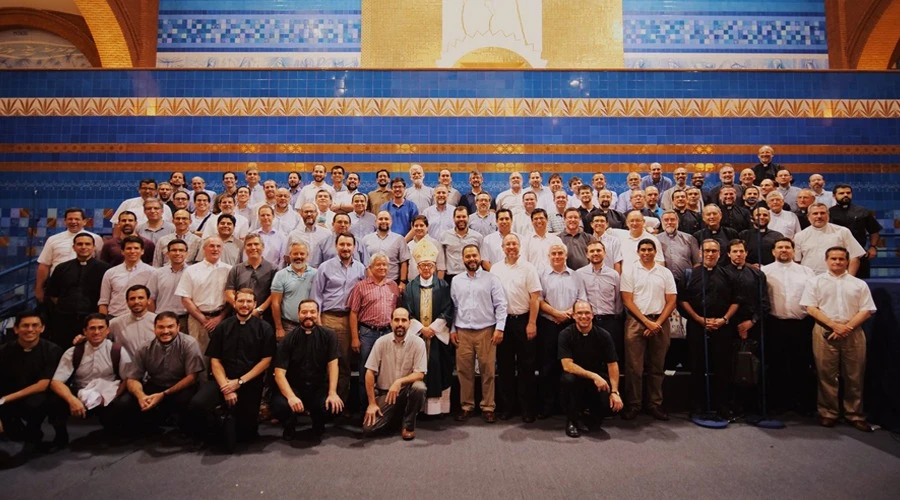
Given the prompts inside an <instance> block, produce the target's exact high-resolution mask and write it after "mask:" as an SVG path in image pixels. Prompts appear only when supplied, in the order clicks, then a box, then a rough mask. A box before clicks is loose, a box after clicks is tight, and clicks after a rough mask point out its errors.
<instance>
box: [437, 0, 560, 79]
mask: <svg viewBox="0 0 900 500" xmlns="http://www.w3.org/2000/svg"><path fill="white" fill-rule="evenodd" d="M542 3H543V0H443V3H442V7H443V22H442V27H443V41H442V44H441V46H442V50H441V58H440V59H439V60H437V61H436V65H437V66H438V67H443V68H448V67H452V66H453V65H454V64H455V63H456V62H457V61H458V60H459V59H460V58H461V57H462V56H464V55H466V54H468V53H469V52H472V51H473V50H477V49H481V48H485V47H499V48H503V49H506V50H509V51H511V52H514V53H516V54H518V55H520V56H521V57H522V58H523V59H525V60H526V61H528V63H529V64H530V65H531V67H533V68H543V67H546V66H547V61H545V60H543V59H541V51H542V50H543V18H542V16H543V6H542Z"/></svg>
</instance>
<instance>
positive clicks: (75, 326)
mask: <svg viewBox="0 0 900 500" xmlns="http://www.w3.org/2000/svg"><path fill="white" fill-rule="evenodd" d="M85 316H87V315H86V314H64V313H59V312H56V311H54V310H53V308H52V307H51V308H50V317H49V318H48V321H47V322H48V323H49V324H48V325H47V326H49V328H48V330H49V333H50V340H51V341H52V342H53V343H54V344H56V345H58V346H60V347H62V348H63V349H68V348H69V347H71V346H72V340H74V339H75V337H77V336H78V335H81V333H82V331H83V327H84V318H85Z"/></svg>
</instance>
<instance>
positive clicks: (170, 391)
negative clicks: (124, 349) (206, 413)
mask: <svg viewBox="0 0 900 500" xmlns="http://www.w3.org/2000/svg"><path fill="white" fill-rule="evenodd" d="M153 333H154V334H155V335H156V338H155V339H153V341H151V342H150V343H149V344H147V345H145V346H144V347H142V348H141V349H140V350H139V351H138V352H136V353H135V354H134V361H133V362H132V363H131V364H130V365H129V366H128V372H127V373H128V382H127V383H128V391H129V392H131V395H132V396H133V398H134V399H136V400H137V401H134V400H132V403H131V412H132V415H135V414H136V413H137V412H138V410H140V412H142V413H143V415H144V416H145V419H142V420H149V421H150V424H151V425H153V424H159V423H162V422H163V421H164V419H165V418H166V417H176V418H177V423H178V424H179V427H181V430H182V431H184V432H187V431H189V430H190V429H189V425H188V404H189V403H190V401H191V398H192V397H193V396H194V393H196V392H197V376H198V375H199V374H200V372H202V371H203V369H204V360H203V354H202V353H201V352H200V344H198V343H197V341H196V340H195V339H194V338H193V337H191V336H190V335H188V334H186V333H179V332H178V316H176V315H175V313H173V312H171V311H165V312H161V313H159V314H157V315H156V318H154V320H153ZM129 399H131V398H129Z"/></svg>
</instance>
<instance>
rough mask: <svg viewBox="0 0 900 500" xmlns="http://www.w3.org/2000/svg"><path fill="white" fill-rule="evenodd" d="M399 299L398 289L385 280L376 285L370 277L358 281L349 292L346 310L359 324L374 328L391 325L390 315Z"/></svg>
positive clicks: (392, 283)
mask: <svg viewBox="0 0 900 500" xmlns="http://www.w3.org/2000/svg"><path fill="white" fill-rule="evenodd" d="M399 299H400V288H399V287H398V286H397V284H396V283H395V282H393V281H391V280H389V279H387V278H385V279H384V280H383V281H382V282H381V283H376V282H375V280H373V279H372V278H371V277H367V278H366V279H364V280H362V281H360V282H359V283H357V284H356V286H354V287H353V290H351V291H350V296H349V297H348V298H347V308H348V309H350V311H352V312H355V313H356V314H357V319H358V321H359V322H360V323H365V324H367V325H370V326H374V327H382V326H388V325H390V324H391V314H393V312H394V309H395V308H396V307H397V301H398V300H399Z"/></svg>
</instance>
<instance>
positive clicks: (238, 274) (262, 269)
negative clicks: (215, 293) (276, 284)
mask: <svg viewBox="0 0 900 500" xmlns="http://www.w3.org/2000/svg"><path fill="white" fill-rule="evenodd" d="M275 272H276V270H275V267H274V266H273V265H272V264H270V263H269V262H268V261H266V260H265V259H263V260H262V261H261V262H260V264H259V266H257V267H256V269H254V268H253V266H251V265H250V263H249V262H241V263H240V264H235V265H234V267H232V268H231V270H230V271H228V279H227V280H226V281H225V289H226V290H233V291H235V292H237V291H238V290H240V289H241V288H252V289H253V296H254V297H255V298H256V305H260V304H262V303H263V302H265V301H266V299H268V298H269V295H270V294H271V293H272V280H273V279H275Z"/></svg>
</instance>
